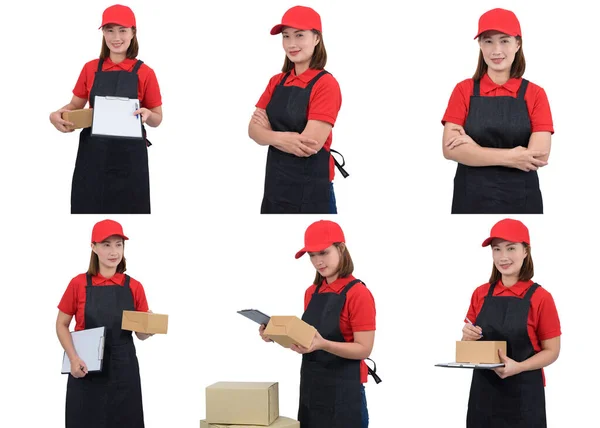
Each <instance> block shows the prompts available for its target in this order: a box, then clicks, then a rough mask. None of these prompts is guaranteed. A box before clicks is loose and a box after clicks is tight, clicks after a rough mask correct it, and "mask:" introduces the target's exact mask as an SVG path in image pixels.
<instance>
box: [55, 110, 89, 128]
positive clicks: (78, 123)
mask: <svg viewBox="0 0 600 428" xmlns="http://www.w3.org/2000/svg"><path fill="white" fill-rule="evenodd" d="M92 112H93V110H92V109H90V108H82V109H79V110H71V111H65V112H63V114H62V116H61V117H62V118H63V119H64V120H66V121H67V122H72V123H73V125H74V126H66V128H67V129H82V128H89V127H90V126H92Z"/></svg>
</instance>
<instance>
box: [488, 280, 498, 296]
mask: <svg viewBox="0 0 600 428" xmlns="http://www.w3.org/2000/svg"><path fill="white" fill-rule="evenodd" d="M496 284H498V281H494V283H493V284H490V290H489V291H488V294H487V296H486V297H493V296H494V288H496Z"/></svg>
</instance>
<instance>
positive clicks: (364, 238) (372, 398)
mask: <svg viewBox="0 0 600 428" xmlns="http://www.w3.org/2000/svg"><path fill="white" fill-rule="evenodd" d="M204 3H206V4H204ZM110 4H111V3H110V2H104V1H98V2H81V1H59V2H44V3H41V2H40V3H39V4H34V3H33V2H19V3H17V4H14V3H13V4H11V5H10V7H9V9H8V10H7V9H6V8H7V6H5V5H3V6H2V11H1V13H0V15H1V16H3V17H5V19H4V20H3V21H4V22H3V39H2V41H3V58H2V70H1V71H0V73H1V78H0V94H1V96H2V101H3V102H2V103H1V105H0V114H1V116H0V117H2V124H3V127H2V134H1V137H0V138H1V141H2V143H3V144H2V155H1V156H0V180H1V182H0V183H1V184H0V192H1V198H2V199H1V200H2V207H3V214H2V219H3V225H2V237H3V245H2V246H0V248H1V251H2V256H1V259H0V260H2V265H1V266H2V268H3V271H2V283H3V284H2V286H1V287H0V299H1V300H0V302H2V307H3V309H4V311H5V312H4V314H3V315H4V319H5V328H4V331H3V336H4V337H3V341H2V352H1V353H0V359H1V364H2V367H3V369H2V375H1V376H2V377H1V378H0V384H1V385H2V386H3V387H4V388H3V389H4V390H5V391H8V392H9V393H10V399H9V401H8V402H7V404H8V406H6V407H4V408H3V411H2V412H0V425H2V426H4V425H8V424H10V426H41V425H42V424H43V426H46V427H61V426H64V422H63V420H64V419H63V418H64V398H65V395H64V394H65V389H66V380H67V378H66V377H65V376H62V375H60V372H59V364H60V361H61V358H62V349H61V347H60V344H59V343H58V340H57V338H56V335H55V332H54V323H55V317H56V312H57V309H56V305H57V304H58V302H59V300H60V298H61V296H62V293H63V292H64V289H65V288H66V286H67V284H68V282H69V280H70V279H71V278H72V277H73V276H75V275H77V274H78V273H81V272H84V271H85V269H86V268H87V263H88V260H89V236H90V233H91V228H92V226H93V224H94V222H96V221H97V220H101V219H102V218H103V217H98V216H71V215H70V214H69V198H70V184H71V177H72V172H73V167H74V162H75V156H76V151H77V141H78V135H77V133H73V134H68V135H63V134H60V133H59V132H57V131H56V130H54V128H53V127H52V125H51V124H50V123H49V122H48V114H49V113H50V112H51V111H53V110H56V109H57V108H59V107H61V106H62V105H64V104H66V103H67V102H68V101H69V100H70V97H71V90H72V88H73V86H74V85H75V82H76V80H77V77H78V75H79V73H80V71H81V68H82V66H83V64H84V63H85V62H87V61H89V60H91V59H93V58H94V57H97V55H98V54H99V49H100V41H101V40H100V39H101V32H100V31H99V30H97V28H98V26H99V25H100V20H101V14H102V11H103V10H104V8H105V7H107V6H109V5H110ZM128 4H129V5H130V6H132V8H133V9H134V11H135V13H136V17H137V20H138V29H139V32H138V37H139V41H140V46H141V48H140V55H139V57H140V59H142V60H144V61H145V62H146V63H147V64H148V65H149V66H150V67H152V68H153V69H154V70H155V72H156V74H157V76H158V79H159V83H160V85H161V89H162V93H163V102H164V105H163V110H164V122H163V124H162V125H161V126H160V127H159V128H157V129H152V128H148V138H149V139H150V140H151V141H152V143H153V144H154V145H153V146H152V147H151V148H150V149H149V153H150V171H151V182H152V185H151V186H152V209H153V214H152V215H151V216H137V217H136V216H114V217H113V218H114V219H116V220H118V221H121V222H122V223H123V225H124V227H125V233H126V234H128V235H129V236H130V238H131V240H130V241H128V243H127V245H126V257H127V259H128V266H129V270H128V273H129V274H131V275H132V276H133V277H135V278H136V279H138V280H140V281H141V282H142V284H144V286H145V289H146V293H147V296H148V301H149V304H150V307H151V309H152V310H153V311H155V312H160V313H167V314H169V315H170V325H169V334H168V335H166V336H155V337H153V338H151V339H149V340H148V341H146V342H143V343H140V342H137V344H138V355H139V359H140V365H141V374H142V382H143V395H144V408H145V413H146V426H147V427H148V428H154V427H165V426H173V427H188V426H189V427H193V426H198V421H199V420H200V419H201V418H203V417H204V414H205V406H204V388H205V387H206V386H207V385H210V384H212V383H213V382H217V381H222V380H236V381H270V380H275V381H278V382H280V388H281V394H280V395H281V401H280V408H281V414H282V415H285V416H290V417H295V416H296V411H297V399H298V393H297V389H298V383H299V365H300V357H299V356H297V355H295V354H294V353H292V352H291V351H288V350H285V349H283V348H279V347H277V345H272V344H265V343H263V342H262V341H260V339H259V337H258V335H257V334H256V333H257V332H256V326H255V325H254V324H253V323H251V322H250V321H248V320H246V319H245V318H243V317H241V316H239V315H237V314H236V311H237V310H239V309H244V308H250V307H254V308H257V309H261V310H262V311H264V312H267V313H269V314H271V315H287V314H296V315H301V312H302V299H303V295H304V290H305V288H306V287H307V286H308V285H309V284H310V282H311V280H312V277H313V270H312V268H311V266H310V263H309V261H308V260H307V259H301V260H299V261H295V260H294V258H293V255H294V253H295V252H296V251H297V250H298V249H299V248H300V247H301V246H302V239H303V233H304V229H305V227H306V226H308V225H309V224H310V223H311V222H312V221H314V220H317V219H319V217H313V216H287V217H276V216H268V217H267V216H262V217H261V216H260V215H258V212H259V207H260V202H261V197H262V186H263V178H264V163H265V159H266V149H265V148H261V147H259V146H257V145H256V144H254V143H253V142H252V141H251V140H250V139H249V138H248V137H247V124H248V120H249V118H250V115H251V113H252V111H253V110H254V104H255V103H256V101H257V100H258V98H259V97H260V95H261V93H262V91H263V90H264V88H265V87H266V85H267V82H268V80H269V78H270V77H271V76H272V75H274V74H276V73H277V72H278V70H279V69H280V67H281V65H282V62H283V58H284V56H283V55H284V54H283V50H282V48H281V45H280V37H279V36H270V35H269V30H270V28H271V27H272V26H273V25H275V24H277V23H278V22H279V20H280V18H281V15H282V14H283V13H284V12H285V10H286V9H287V8H288V7H290V6H293V5H295V4H296V3H294V2H290V1H275V0H270V1H262V0H261V1H258V2H246V1H241V0H238V1H222V2H210V3H207V2H198V3H195V2H183V1H181V0H171V1H168V2H159V1H148V0H146V1H132V2H130V3H128ZM304 4H306V5H309V6H313V7H314V8H315V9H317V10H318V11H319V13H320V14H321V17H322V20H323V29H324V40H325V44H326V46H327V50H328V54H329V62H328V65H327V69H328V70H329V71H330V72H331V73H332V74H333V75H334V76H335V77H336V78H337V79H338V81H339V82H340V85H341V88H342V94H343V104H342V110H341V111H340V114H339V119H338V122H337V123H336V126H335V128H334V137H333V148H334V149H338V150H339V151H341V152H342V153H343V154H344V156H345V157H346V161H347V170H348V171H349V172H350V174H351V175H350V177H349V178H347V179H345V180H343V179H341V178H339V179H337V180H336V195H337V199H338V209H339V212H340V215H339V216H337V217H336V219H337V221H339V222H340V224H341V225H342V227H343V228H344V230H345V232H346V235H347V238H348V246H349V248H350V251H351V253H352V255H353V257H354V259H355V264H356V272H355V273H356V276H357V277H359V278H361V279H362V280H364V281H365V282H366V283H367V285H368V286H369V288H370V289H371V291H372V292H373V294H374V296H375V299H376V302H377V309H378V318H377V322H378V329H377V335H376V342H375V348H374V351H373V355H372V357H373V358H374V359H375V361H376V362H377V365H378V373H379V374H380V375H381V377H382V378H383V383H381V384H380V385H375V384H374V383H373V382H372V381H370V383H369V385H368V387H367V400H368V403H369V410H370V414H371V427H374V428H379V427H383V426H385V424H387V425H388V426H445V427H450V428H451V427H462V426H464V420H465V414H466V404H467V399H468V389H469V383H470V372H469V371H467V370H464V371H462V370H446V369H440V368H435V367H433V365H434V364H435V363H438V362H446V361H451V360H452V359H453V352H454V341H455V340H456V339H459V338H460V330H461V328H462V319H463V317H464V315H465V313H466V310H467V308H468V304H469V299H470V297H471V293H472V291H473V290H474V289H475V287H477V286H479V285H481V284H482V283H484V282H485V281H486V280H487V278H488V277H489V271H490V269H491V257H490V254H489V249H482V248H481V247H480V243H481V241H482V240H483V239H484V238H485V237H486V234H487V233H488V232H489V228H490V227H491V226H492V225H493V223H494V222H495V221H497V220H499V219H500V218H499V217H495V216H478V217H462V218H458V217H456V216H455V217H454V218H451V216H450V215H449V212H450V203H451V194H452V177H453V174H454V169H455V165H454V164H453V163H452V162H450V161H446V160H444V158H443V156H442V153H441V147H440V143H441V141H440V140H441V134H442V126H441V124H440V120H441V117H442V115H443V113H444V110H445V108H446V105H447V101H448V98H449V96H450V93H451V91H452V89H453V88H454V86H455V84H456V83H458V82H459V81H461V80H463V79H465V78H467V77H470V76H471V75H472V73H473V71H474V69H475V65H476V60H477V43H476V42H475V41H474V40H473V36H474V35H475V34H476V31H477V20H478V18H479V16H480V15H481V13H483V12H485V11H486V10H488V9H491V8H494V7H498V6H499V4H498V3H497V2H491V1H463V2H460V5H457V4H452V3H448V2H441V1H440V2H430V1H423V2H416V3H415V2H412V3H410V6H405V7H404V8H400V4H401V3H398V2H392V1H375V0H373V1H369V2H366V3H365V2H358V1H356V2H348V1H325V0H320V1H307V2H305V3H304ZM592 4H593V3H591V2H590V3H587V2H583V1H570V2H560V3H559V2H553V3H550V2H541V1H530V2H526V3H525V2H516V1H505V2H503V4H502V7H506V8H509V9H512V10H514V11H515V12H516V13H517V15H518V17H519V19H520V21H521V25H522V28H523V34H524V52H525V55H526V58H527V72H526V74H525V77H526V78H528V79H529V80H531V81H533V82H534V83H536V84H538V85H540V86H542V87H543V88H544V89H545V90H546V92H547V94H548V97H549V100H550V105H551V108H552V112H553V116H554V123H555V129H556V134H555V136H554V137H553V149H552V155H551V158H550V164H549V165H548V166H547V167H545V168H544V169H543V170H542V171H541V172H540V179H541V183H542V191H543V195H544V202H545V212H546V214H545V215H544V216H534V217H528V218H525V219H524V220H525V221H526V224H528V226H529V227H530V230H531V234H532V244H533V256H534V260H535V265H536V276H535V278H534V279H536V280H537V281H539V282H540V283H541V284H542V285H543V286H544V287H545V288H546V289H548V290H549V291H550V292H551V293H552V294H553V296H554V298H555V300H556V304H557V306H558V310H559V314H560V317H561V321H562V327H563V332H564V337H563V341H562V344H563V350H562V353H561V356H560V359H559V360H558V361H557V362H556V363H555V364H554V365H553V366H551V367H549V368H548V369H547V371H546V374H547V388H546V394H547V412H548V420H549V427H561V428H562V427H564V426H568V425H571V426H584V425H587V424H589V421H590V420H592V419H591V418H592V416H593V415H594V414H595V412H594V406H595V405H596V402H595V400H594V401H593V398H594V397H595V396H597V392H596V391H597V390H596V389H595V386H596V385H597V384H598V382H599V381H600V376H598V373H597V370H595V369H594V368H590V366H591V367H593V364H594V362H593V359H594V357H595V356H596V355H597V351H598V345H597V343H595V342H594V340H595V331H596V328H597V327H596V316H595V315H596V312H597V302H598V297H599V295H598V294H599V292H598V289H597V286H598V280H597V274H596V270H595V269H594V268H595V267H596V265H597V260H596V259H597V255H596V254H597V248H596V242H597V239H598V228H597V223H596V218H597V215H596V211H595V209H594V208H595V206H596V205H597V194H598V190H597V182H598V178H597V169H596V168H595V164H596V160H597V158H598V156H599V155H600V150H599V149H598V141H597V134H596V131H595V126H594V125H595V123H596V121H597V117H598V113H599V111H598V106H597V100H598V97H599V95H600V89H599V87H598V85H596V84H594V83H593V79H594V78H593V76H594V73H596V71H597V67H595V66H594V64H595V65H596V66H597V64H598V60H597V55H596V53H595V52H594V48H595V46H596V45H595V44H594V42H593V40H595V36H596V32H595V31H594V30H593V28H595V27H596V25H595V24H596V22H595V21H594V20H592V16H593V14H592V13H591V11H590V10H586V7H591V5H592ZM588 5H590V6H588ZM6 17H8V18H6ZM590 79H591V80H592V82H589V80H590ZM337 177H339V174H338V176H337ZM589 362H591V364H589ZM5 402H6V401H5ZM567 409H568V410H567ZM586 421H588V423H587V424H586ZM390 424H391V425H390Z"/></svg>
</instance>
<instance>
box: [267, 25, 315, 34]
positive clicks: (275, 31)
mask: <svg viewBox="0 0 600 428" xmlns="http://www.w3.org/2000/svg"><path fill="white" fill-rule="evenodd" d="M286 27H289V28H295V29H296V30H301V31H306V30H311V29H312V28H303V27H304V25H300V24H297V23H294V22H290V23H287V24H277V25H276V26H274V27H273V28H271V35H273V36H274V35H275V34H279V33H281V32H282V31H283V29H284V28H286Z"/></svg>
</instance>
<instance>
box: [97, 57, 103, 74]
mask: <svg viewBox="0 0 600 428" xmlns="http://www.w3.org/2000/svg"><path fill="white" fill-rule="evenodd" d="M103 64H104V58H100V61H98V73H99V72H101V71H102V65H103Z"/></svg>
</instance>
